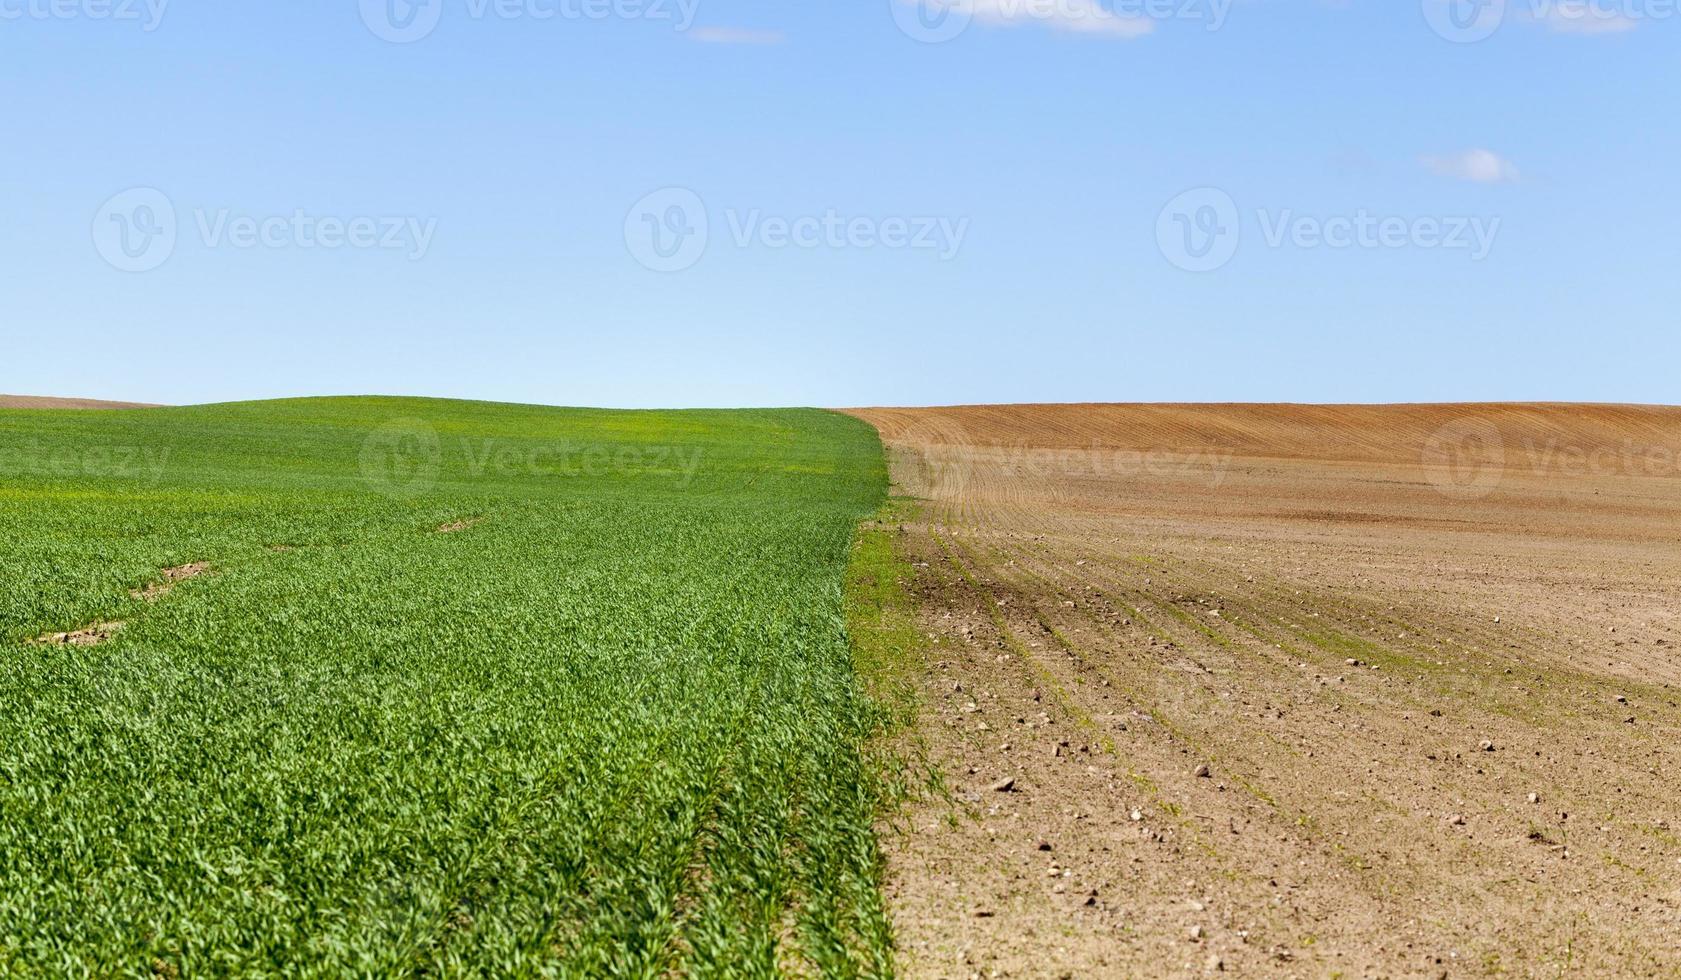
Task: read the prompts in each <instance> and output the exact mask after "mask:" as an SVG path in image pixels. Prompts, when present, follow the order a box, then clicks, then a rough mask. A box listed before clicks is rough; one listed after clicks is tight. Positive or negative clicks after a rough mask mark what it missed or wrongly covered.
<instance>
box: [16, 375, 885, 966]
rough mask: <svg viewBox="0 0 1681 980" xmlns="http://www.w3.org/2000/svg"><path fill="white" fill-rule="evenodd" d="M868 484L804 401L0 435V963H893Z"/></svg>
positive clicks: (134, 417)
mask: <svg viewBox="0 0 1681 980" xmlns="http://www.w3.org/2000/svg"><path fill="white" fill-rule="evenodd" d="M884 488H885V474H884V471H883V462H882V453H881V447H880V444H879V442H878V440H877V438H876V436H875V434H874V433H873V432H872V431H871V430H870V429H869V428H868V427H867V426H865V425H863V424H862V423H860V422H857V421H855V420H853V419H849V418H844V417H841V416H838V415H833V414H830V413H825V412H816V411H775V412H770V411H766V412H649V413H621V412H605V411H582V410H561V409H542V408H530V407H519V406H507V405H490V404H469V403H460V402H444V401H423V400H398V399H311V400H296V401H283V402H266V403H251V404H236V405H224V406H209V407H202V408H190V409H163V410H153V411H145V412H132V413H105V412H98V413H71V412H14V411H5V412H0V578H3V579H4V581H5V583H6V587H5V589H4V590H0V973H5V974H14V975H72V976H74V975H93V976H113V975H115V976H151V975H154V974H157V975H175V974H179V975H182V976H204V975H227V974H237V975H270V976H280V975H287V976H295V975H323V976H344V975H364V976H394V975H414V974H444V975H463V974H472V975H484V974H514V975H577V976H586V975H587V976H593V975H602V974H613V975H621V976H640V977H655V976H663V975H670V974H672V973H682V974H695V975H729V976H753V975H770V974H773V973H778V972H786V973H806V974H817V973H821V974H823V975H839V976H845V975H882V974H886V973H889V972H890V971H891V962H890V938H889V933H888V929H887V920H886V915H885V912H884V910H883V907H882V900H881V896H880V889H879V882H878V865H879V858H878V854H877V850H876V842H875V837H874V835H873V834H872V831H871V825H872V819H873V817H874V814H875V812H876V809H875V808H876V805H877V803H878V799H877V797H876V792H877V786H876V783H877V781H876V780H875V779H873V778H872V776H871V773H870V772H869V771H868V768H869V765H870V763H869V762H868V754H869V753H868V745H869V741H870V739H871V737H872V734H873V733H874V732H875V731H876V729H877V726H878V722H879V720H880V712H879V709H878V708H877V707H876V706H875V705H874V703H873V702H872V701H871V700H870V699H869V698H868V697H866V696H865V695H864V694H863V693H861V689H860V685H859V684H858V682H857V678H856V676H855V673H854V666H853V663H852V660H851V657H852V653H851V651H850V650H849V646H848V642H847V637H846V633H845V629H844V619H843V616H844V609H843V599H842V581H843V574H844V571H845V568H846V564H847V560H848V552H849V548H850V546H851V543H852V541H853V534H854V529H855V527H856V525H857V523H858V521H859V520H860V519H861V518H863V517H865V516H867V515H869V514H871V513H872V512H874V510H875V509H876V507H877V506H878V505H879V504H880V502H881V500H882V498H883V494H884ZM472 518H478V519H481V520H480V521H479V523H477V524H474V525H473V526H471V527H469V528H467V529H466V530H462V531H459V532H457V533H451V534H439V533H437V528H438V527H439V526H441V525H444V524H448V523H452V522H455V521H459V520H464V519H472ZM277 546H285V550H282V549H280V548H278V547H277ZM196 561H205V562H210V563H211V565H212V567H213V571H212V572H211V573H210V574H208V575H206V576H203V577H200V578H196V579H192V580H190V581H186V582H183V583H181V584H179V585H178V586H176V587H175V588H174V589H173V590H172V591H170V592H169V593H168V594H166V595H164V596H162V597H160V598H157V599H156V600H154V601H150V602H148V601H144V600H142V599H138V598H135V597H133V596H131V595H130V593H131V590H135V589H138V588H141V587H142V586H144V585H146V584H148V583H151V582H155V581H158V579H159V572H160V570H161V569H165V568H170V567H174V566H179V565H184V564H186V563H188V562H196ZM100 621H123V622H125V623H126V626H125V627H124V628H123V629H121V630H120V631H119V632H117V633H116V634H115V636H114V637H113V638H112V639H111V640H109V641H107V642H106V643H104V644H101V645H98V646H89V647H67V646H44V645H40V644H31V643H29V642H28V641H29V640H30V639H32V638H35V637H39V636H41V635H43V634H47V633H51V632H57V631H66V630H71V629H75V628H77V627H81V626H84V625H87V624H90V623H95V622H100Z"/></svg>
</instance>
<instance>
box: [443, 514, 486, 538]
mask: <svg viewBox="0 0 1681 980" xmlns="http://www.w3.org/2000/svg"><path fill="white" fill-rule="evenodd" d="M483 521H484V518H482V517H469V518H467V519H466V520H461V521H454V522H452V523H449V524H445V525H443V526H441V527H439V528H438V533H439V534H456V533H459V532H461V531H465V530H467V529H468V528H470V527H475V526H477V525H479V524H481V523H483Z"/></svg>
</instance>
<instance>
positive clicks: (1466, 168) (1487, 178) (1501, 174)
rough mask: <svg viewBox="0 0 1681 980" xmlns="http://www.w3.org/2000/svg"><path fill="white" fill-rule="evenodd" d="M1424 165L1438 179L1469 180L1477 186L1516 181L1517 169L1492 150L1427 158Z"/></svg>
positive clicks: (1468, 151)
mask: <svg viewBox="0 0 1681 980" xmlns="http://www.w3.org/2000/svg"><path fill="white" fill-rule="evenodd" d="M1424 165H1425V166H1426V167H1428V168H1429V169H1430V172H1431V173H1433V174H1436V175H1437V176H1438V177H1452V178H1453V179H1455V180H1469V181H1471V182H1473V183H1477V184H1509V183H1511V182H1513V181H1515V180H1517V179H1518V168H1517V167H1515V166H1513V165H1512V161H1510V160H1508V159H1506V158H1505V157H1503V156H1501V155H1500V154H1498V153H1495V152H1494V151H1493V150H1466V151H1465V152H1463V153H1450V154H1448V155H1447V156H1427V157H1425V158H1424Z"/></svg>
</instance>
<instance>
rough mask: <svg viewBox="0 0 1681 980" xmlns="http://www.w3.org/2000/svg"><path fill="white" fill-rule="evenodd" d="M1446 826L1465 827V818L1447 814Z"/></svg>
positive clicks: (1455, 814)
mask: <svg viewBox="0 0 1681 980" xmlns="http://www.w3.org/2000/svg"><path fill="white" fill-rule="evenodd" d="M1448 826H1449V827H1463V826H1465V818H1464V817H1463V816H1461V815H1460V814H1457V813H1450V814H1448Z"/></svg>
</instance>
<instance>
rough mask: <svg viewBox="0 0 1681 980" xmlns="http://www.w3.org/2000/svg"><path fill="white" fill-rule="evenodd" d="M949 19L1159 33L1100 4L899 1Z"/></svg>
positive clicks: (1114, 33) (1114, 34)
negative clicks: (943, 15)
mask: <svg viewBox="0 0 1681 980" xmlns="http://www.w3.org/2000/svg"><path fill="white" fill-rule="evenodd" d="M900 2H902V3H905V4H908V5H910V6H921V7H922V8H924V9H925V10H928V11H937V12H941V13H944V14H945V15H946V16H956V17H970V18H973V19H974V20H975V21H976V22H978V23H981V24H986V25H989V26H992V27H1031V26H1035V25H1036V26H1040V27H1044V28H1047V29H1050V30H1054V31H1060V32H1062V33H1065V34H1082V35H1085V36H1087V37H1101V38H1113V39H1119V40H1125V39H1128V38H1135V37H1143V36H1144V35H1146V34H1149V33H1151V32H1153V31H1154V30H1155V29H1156V22H1155V21H1154V20H1153V19H1151V18H1149V17H1145V16H1139V15H1133V14H1118V13H1116V12H1115V11H1113V10H1110V9H1109V8H1107V7H1105V6H1104V5H1103V4H1102V3H1101V2H1099V0H900Z"/></svg>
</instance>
